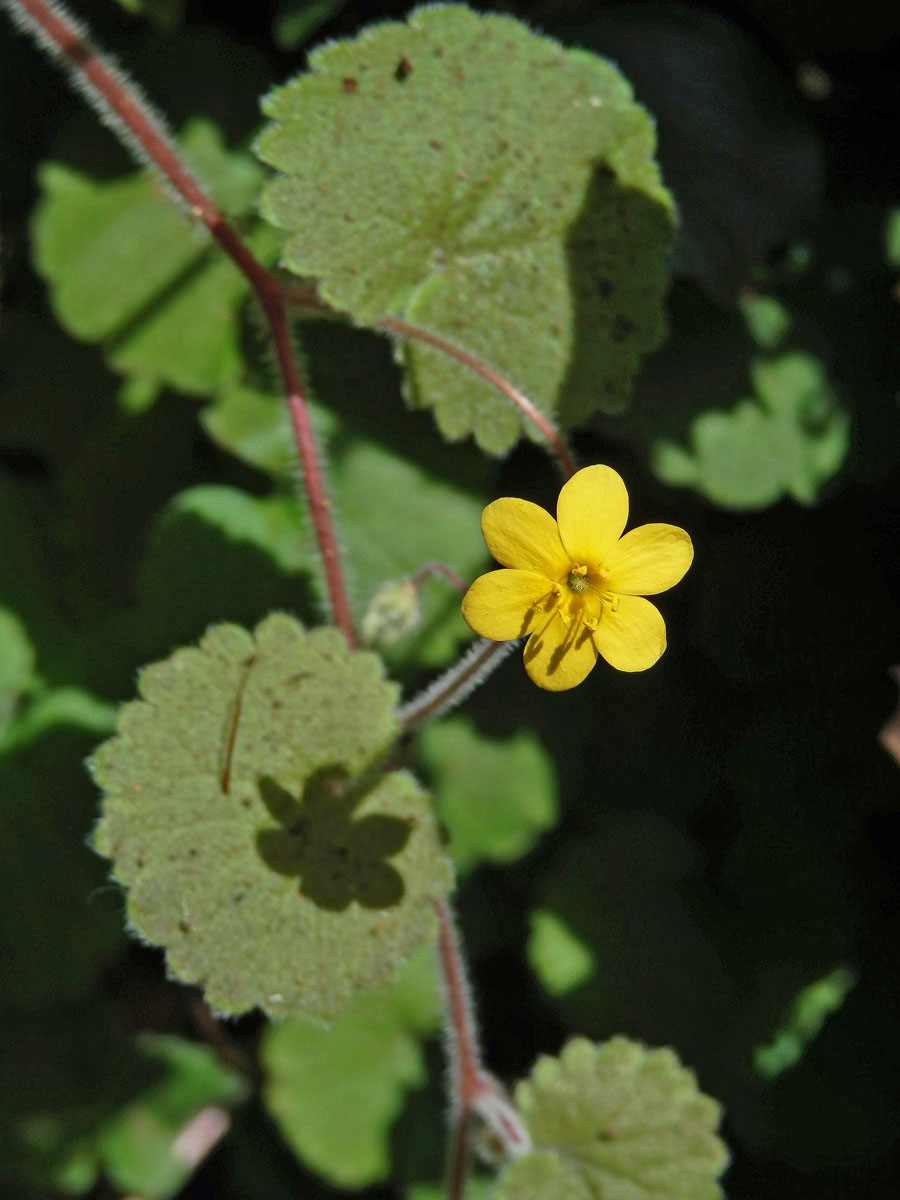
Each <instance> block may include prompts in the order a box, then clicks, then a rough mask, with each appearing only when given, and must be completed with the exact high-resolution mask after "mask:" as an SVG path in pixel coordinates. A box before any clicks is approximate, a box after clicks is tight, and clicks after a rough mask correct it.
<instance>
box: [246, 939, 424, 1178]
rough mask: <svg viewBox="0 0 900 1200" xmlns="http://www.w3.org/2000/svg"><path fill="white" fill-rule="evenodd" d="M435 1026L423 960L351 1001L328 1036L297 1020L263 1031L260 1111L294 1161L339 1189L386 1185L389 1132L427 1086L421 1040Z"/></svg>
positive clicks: (319, 1028) (327, 1030)
mask: <svg viewBox="0 0 900 1200" xmlns="http://www.w3.org/2000/svg"><path fill="white" fill-rule="evenodd" d="M437 1025H438V1007H437V980H436V978H435V969H434V958H433V955H432V953H431V952H430V951H429V952H428V953H427V954H425V955H423V954H422V953H421V952H420V953H419V954H418V955H416V957H415V958H414V959H412V960H411V961H410V962H409V963H407V964H406V966H405V967H404V968H403V970H402V972H401V974H400V976H399V977H398V979H397V982H396V983H395V984H394V986H393V987H392V988H391V990H390V991H389V992H385V993H382V994H377V995H368V996H357V997H356V999H355V1000H354V1001H353V1003H352V1004H351V1006H350V1007H349V1009H348V1010H347V1011H346V1012H344V1013H342V1014H341V1016H340V1017H338V1019H337V1020H336V1021H335V1022H334V1023H333V1024H332V1025H330V1026H329V1027H327V1028H325V1027H323V1026H322V1025H320V1024H314V1023H312V1022H310V1021H307V1020H303V1019H301V1018H295V1019H293V1020H288V1021H283V1022H279V1023H277V1024H273V1025H271V1026H269V1028H268V1030H267V1031H266V1035H265V1038H264V1040H263V1045H262V1051H261V1055H262V1063H263V1068H264V1070H265V1072H266V1084H265V1090H264V1096H265V1101H266V1105H267V1106H268V1108H269V1111H270V1112H271V1113H272V1115H273V1117H274V1118H275V1120H276V1121H277V1123H278V1126H279V1128H280V1130H281V1132H282V1134H283V1135H284V1138H285V1140H286V1141H287V1142H288V1144H289V1145H290V1146H291V1148H292V1149H293V1151H294V1152H295V1153H296V1155H297V1156H298V1158H300V1159H301V1160H302V1161H303V1162H304V1163H305V1164H306V1165H307V1166H308V1167H309V1168H310V1169H311V1170H313V1171H316V1172H317V1173H318V1174H319V1175H322V1176H323V1177H324V1178H325V1179H327V1180H328V1181H329V1183H333V1184H335V1185H336V1186H337V1187H344V1188H361V1187H365V1186H367V1185H368V1184H371V1183H375V1182H376V1181H377V1180H380V1179H385V1178H386V1177H387V1175H388V1174H389V1172H390V1168H391V1153H390V1132H391V1127H392V1125H393V1123H394V1120H395V1119H396V1117H397V1116H398V1114H399V1113H400V1112H401V1111H402V1109H403V1106H404V1103H405V1100H406V1094H407V1092H409V1091H410V1090H412V1089H415V1088H419V1087H421V1086H423V1085H424V1083H425V1081H426V1079H427V1072H426V1067H425V1059H424V1055H423V1053H422V1048H421V1045H420V1039H421V1036H422V1035H423V1034H429V1033H432V1032H434V1030H435V1029H436V1028H437Z"/></svg>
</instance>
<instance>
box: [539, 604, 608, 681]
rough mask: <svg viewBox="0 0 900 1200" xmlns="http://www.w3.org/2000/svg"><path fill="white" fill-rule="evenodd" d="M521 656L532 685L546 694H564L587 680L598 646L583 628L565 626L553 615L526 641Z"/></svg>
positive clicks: (572, 624) (574, 625) (570, 624)
mask: <svg viewBox="0 0 900 1200" xmlns="http://www.w3.org/2000/svg"><path fill="white" fill-rule="evenodd" d="M523 657H524V662H525V670H526V671H527V672H528V675H529V678H530V679H531V680H532V682H534V683H536V684H537V685H538V687H542V688H545V689H546V690H547V691H548V692H564V691H566V689H567V688H573V687H576V686H577V685H578V684H579V683H581V682H582V681H583V680H584V679H585V678H586V677H587V675H588V673H589V672H590V670H591V668H592V667H593V665H594V663H595V662H596V661H597V647H596V646H595V645H594V642H593V640H592V638H591V634H590V630H588V629H586V628H585V627H584V625H581V624H578V625H576V624H575V623H574V622H570V623H569V624H568V625H564V624H563V622H562V620H561V619H560V618H559V617H558V616H557V615H556V613H554V614H553V615H552V616H551V617H550V620H549V621H547V622H546V623H545V624H544V625H543V626H541V627H540V628H539V629H536V630H535V631H534V633H533V634H532V635H531V637H530V638H529V639H528V641H527V643H526V645H525V654H524V656H523Z"/></svg>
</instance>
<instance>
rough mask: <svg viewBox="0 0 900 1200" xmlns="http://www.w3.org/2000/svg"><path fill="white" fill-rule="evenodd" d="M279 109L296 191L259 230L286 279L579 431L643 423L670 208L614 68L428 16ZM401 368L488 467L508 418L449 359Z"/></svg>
mask: <svg viewBox="0 0 900 1200" xmlns="http://www.w3.org/2000/svg"><path fill="white" fill-rule="evenodd" d="M309 64H310V71H309V73H308V74H305V75H301V76H299V77H297V78H296V79H295V80H293V81H292V82H290V83H288V84H287V85H285V86H284V87H282V88H279V89H277V90H275V91H274V92H272V93H271V94H270V95H269V96H268V97H267V98H266V101H265V103H264V109H265V112H266V114H267V115H268V116H269V117H271V118H272V121H273V124H272V125H271V126H270V127H269V128H268V129H267V130H266V131H265V132H264V133H263V135H262V137H261V138H260V140H259V143H258V146H257V150H258V153H259V155H260V157H261V158H262V159H263V160H264V161H265V162H268V163H270V164H271V165H272V166H273V167H275V168H276V170H277V171H278V172H279V173H280V176H281V177H280V178H279V179H277V180H276V181H275V182H273V183H272V184H271V185H270V186H269V187H268V189H267V191H266V192H265V194H264V199H263V213H264V215H265V216H266V217H268V219H269V220H270V221H272V222H273V223H274V224H275V225H277V226H278V227H279V228H281V229H285V230H287V231H288V233H289V235H290V236H289V238H288V241H287V244H286V247H285V264H286V265H287V266H288V267H290V269H291V270H292V271H295V272H296V273H297V274H299V275H301V276H304V277H307V278H308V277H313V278H314V279H316V280H317V281H318V284H319V289H320V292H321V294H322V295H323V297H324V298H325V299H326V300H327V301H328V302H329V303H330V304H332V305H333V306H335V307H336V308H339V309H342V310H345V311H347V312H349V313H350V314H351V315H352V316H353V317H354V318H355V319H356V320H357V321H359V322H360V323H363V324H371V323H374V322H376V321H378V320H379V318H382V317H386V316H388V315H401V316H403V317H405V318H408V319H409V320H411V321H413V322H415V323H417V324H419V325H422V326H426V327H428V328H429V329H432V330H435V331H437V332H439V333H441V334H442V335H444V336H445V337H447V338H449V339H450V340H452V341H453V342H455V343H457V344H458V345H460V346H463V347H465V348H466V349H467V350H469V351H471V352H473V353H474V354H476V355H477V356H478V357H479V358H481V359H482V360H484V361H486V362H487V363H489V364H490V365H492V366H493V367H495V368H497V369H499V370H500V371H502V372H504V373H505V374H507V375H509V376H510V377H512V378H513V380H514V382H516V383H517V384H518V385H519V386H520V387H522V388H523V389H524V390H525V391H526V392H527V393H528V394H529V395H530V396H531V397H532V398H534V400H535V401H536V402H537V403H538V404H539V406H541V407H542V408H543V409H544V410H545V411H546V412H548V413H551V414H553V415H554V416H555V417H557V418H558V420H559V421H560V422H561V423H562V424H563V425H567V426H568V425H572V424H574V423H575V422H577V421H579V420H580V419H583V418H584V417H585V416H586V415H588V414H590V413H591V412H594V411H595V410H596V409H598V408H601V409H604V410H605V411H616V410H618V409H621V408H622V407H623V406H624V405H625V403H626V402H627V399H628V396H629V394H630V390H631V381H632V378H633V376H634V374H635V371H636V369H637V366H638V363H639V360H640V356H641V355H642V354H643V353H645V352H646V351H647V350H649V349H651V348H652V347H653V346H654V345H656V343H657V342H658V341H659V339H660V337H661V335H662V316H661V307H660V301H661V297H662V292H663V290H664V288H665V285H666V279H667V272H666V266H665V257H666V252H667V249H668V246H669V243H670V240H671V231H672V221H673V213H672V202H671V198H670V197H669V195H668V193H667V192H666V191H665V189H664V188H663V187H662V185H661V183H660V179H659V173H658V171H657V168H656V165H655V163H654V160H653V153H654V149H655V139H654V133H653V126H652V123H651V121H650V119H649V117H648V116H647V113H646V112H645V111H644V110H643V109H642V108H641V107H640V106H638V105H637V104H635V103H634V100H633V98H632V92H631V88H630V87H629V85H628V83H627V82H626V80H625V79H624V78H623V77H622V75H621V74H620V73H619V72H618V71H617V70H616V69H615V67H613V66H612V65H611V64H610V63H608V62H605V61H604V60H602V59H599V58H595V57H593V56H592V55H589V54H587V53H585V52H581V51H567V50H565V49H563V47H561V46H560V45H558V44H557V43H555V42H553V41H550V40H549V39H547V38H541V37H537V36H535V35H534V34H533V33H531V32H530V31H529V30H528V29H527V27H526V26H524V25H522V24H520V23H519V22H516V21H514V20H512V19H510V18H508V17H504V16H494V15H489V16H480V15H478V14H476V13H473V12H471V11H470V10H469V9H467V8H463V7H462V6H459V5H435V6H432V7H428V8H422V9H418V10H417V11H416V12H414V13H413V14H412V16H411V17H410V18H409V21H408V22H407V23H406V24H399V23H385V24H383V25H376V26H373V27H372V28H370V29H368V30H365V31H364V32H363V33H362V34H360V36H359V37H358V38H357V39H356V40H354V41H348V42H336V43H329V44H328V45H326V46H324V47H322V48H321V49H319V50H318V51H316V52H315V53H314V54H312V55H311V56H310V60H309ZM400 354H401V357H402V360H403V362H404V364H405V366H406V368H407V380H406V383H407V391H408V397H409V400H410V402H411V403H412V404H413V405H416V406H424V407H430V408H433V409H434V411H435V416H436V419H437V422H438V425H439V427H440V429H441V431H442V432H443V434H444V435H445V436H446V437H448V438H451V439H457V438H462V437H464V436H466V435H467V434H469V433H474V434H475V437H476V439H477V441H478V443H479V444H480V445H481V446H482V447H483V448H484V449H486V450H488V451H491V452H502V451H504V450H507V449H509V447H510V446H511V445H513V443H514V442H515V441H516V440H517V438H518V436H519V435H520V433H521V432H522V424H521V419H520V417H519V415H518V413H517V412H516V411H515V410H514V409H513V408H512V407H511V405H510V403H509V402H508V401H507V400H506V399H504V398H501V397H499V396H498V395H497V393H496V392H494V391H493V390H492V389H490V388H489V387H488V386H487V384H485V383H484V382H483V381H482V380H480V379H479V378H477V377H475V376H472V375H470V374H469V373H468V372H466V371H462V370H461V369H460V368H459V366H458V364H456V363H454V362H451V361H450V360H448V359H447V358H445V357H444V356H443V355H441V354H440V353H438V352H437V351H436V350H434V349H431V348H428V347H424V346H421V345H419V344H416V343H415V342H409V343H407V344H406V345H404V346H403V347H402V348H401V350H400Z"/></svg>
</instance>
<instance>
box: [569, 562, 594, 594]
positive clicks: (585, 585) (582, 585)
mask: <svg viewBox="0 0 900 1200" xmlns="http://www.w3.org/2000/svg"><path fill="white" fill-rule="evenodd" d="M566 583H567V584H568V585H569V591H570V592H588V591H590V589H591V581H590V579H589V578H588V573H587V567H576V568H575V570H574V571H570V572H569V578H568V579H567V580H566Z"/></svg>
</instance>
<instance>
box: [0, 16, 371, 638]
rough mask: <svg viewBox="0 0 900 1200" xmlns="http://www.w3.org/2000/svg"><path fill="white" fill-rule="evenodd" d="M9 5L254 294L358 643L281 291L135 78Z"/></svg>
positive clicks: (343, 609)
mask: <svg viewBox="0 0 900 1200" xmlns="http://www.w3.org/2000/svg"><path fill="white" fill-rule="evenodd" d="M4 3H5V4H6V5H7V6H8V7H9V8H10V9H11V10H12V11H13V14H14V16H16V17H17V18H18V20H19V22H20V23H21V24H22V25H23V26H24V27H25V28H27V29H29V30H30V31H31V32H32V33H33V34H34V35H35V36H36V37H37V40H38V41H39V42H41V44H43V45H44V46H46V47H47V48H48V49H49V50H51V51H52V52H53V53H54V54H56V55H57V56H58V57H60V58H61V59H62V60H63V61H64V62H65V63H66V65H68V66H69V67H70V68H71V69H72V71H73V72H74V73H75V75H76V77H77V78H78V79H79V80H81V81H83V82H86V83H87V85H88V89H87V90H88V95H89V98H90V100H91V101H92V102H93V103H94V105H95V107H96V108H97V109H98V110H99V111H100V114H101V116H103V117H105V118H106V119H107V123H108V124H110V125H112V126H113V128H114V129H116V130H117V132H118V133H119V136H120V137H121V139H122V141H123V142H124V143H125V144H126V146H128V147H129V148H131V149H135V150H136V151H137V153H138V155H139V156H140V157H142V158H146V159H147V160H149V162H150V163H152V164H153V166H155V167H156V168H157V169H158V170H159V171H160V172H161V173H162V174H163V175H164V176H165V178H166V179H167V180H168V182H169V183H170V184H171V186H172V187H173V189H174V190H175V191H176V192H177V193H178V195H179V196H180V197H181V198H182V199H183V200H184V201H185V202H186V203H187V205H188V207H189V209H190V211H191V214H192V216H194V217H196V218H197V219H198V220H201V221H202V222H203V223H204V225H205V226H206V227H207V229H208V230H209V231H210V233H211V234H212V236H213V237H214V238H215V239H216V241H217V242H218V243H219V245H220V246H221V247H222V249H223V250H224V251H225V253H226V254H227V255H228V256H229V258H230V259H231V260H232V262H233V263H234V264H235V266H236V267H237V268H238V270H239V271H241V272H242V273H243V274H244V276H245V277H246V278H247V280H248V281H249V283H250V286H251V287H252V288H253V290H254V292H255V293H256V296H257V298H258V300H259V303H260V306H261V307H262V310H263V313H264V315H265V318H266V321H267V323H268V326H269V331H270V333H271V336H272V342H273V344H274V346H275V353H276V357H277V360H278V367H279V370H280V372H281V378H282V383H283V385H284V391H285V395H286V398H287V402H288V407H289V410H290V414H291V422H292V425H293V430H294V438H295V440H296V443H297V450H298V453H299V456H300V462H301V464H302V467H303V484H304V487H305V489H306V494H307V497H308V499H309V508H310V514H311V517H312V522H313V527H314V529H315V533H316V541H317V543H318V546H319V553H320V554H321V556H322V563H323V567H324V571H325V579H326V583H327V587H328V594H329V597H330V600H331V611H332V616H333V619H334V622H335V624H336V625H338V626H339V628H340V629H342V630H343V632H344V634H345V636H346V637H347V640H348V641H349V642H350V644H351V645H354V644H355V641H356V637H355V633H354V630H353V621H352V618H351V615H350V605H349V603H348V600H347V594H346V589H345V587H344V579H343V574H342V572H341V567H340V560H339V557H338V551H337V542H336V539H335V532H334V526H333V523H332V520H331V510H330V502H329V500H328V497H327V495H326V493H325V484H324V480H323V478H322V472H321V468H320V466H319V456H318V451H317V449H316V444H315V438H314V436H313V432H312V427H311V425H310V421H309V413H308V411H307V408H306V403H305V401H304V398H303V391H302V388H301V385H300V376H299V372H298V370H297V363H296V359H295V356H294V351H293V347H292V345H291V339H290V330H289V327H288V321H287V312H286V301H285V297H284V295H283V293H282V290H281V288H280V287H279V285H278V283H277V282H276V280H275V279H274V278H273V277H272V276H271V275H270V274H269V272H268V271H267V270H266V269H265V267H264V266H263V265H262V264H261V263H259V262H258V261H257V260H256V258H254V256H253V254H252V253H251V252H250V250H249V249H248V248H247V247H246V246H245V245H244V243H243V242H242V241H241V239H240V238H239V237H238V236H237V234H236V233H235V231H234V230H233V229H232V227H231V226H230V225H229V224H228V222H227V221H226V219H225V217H224V216H223V215H222V213H221V212H220V211H219V209H218V208H217V207H216V205H215V204H214V203H213V201H212V200H211V199H210V198H209V196H208V195H207V194H206V192H205V191H204V189H203V188H202V187H201V186H200V184H199V183H198V182H197V180H196V179H195V178H194V177H193V175H192V174H191V173H190V171H189V170H188V169H187V167H186V166H185V165H184V163H183V162H182V161H181V159H180V158H179V156H178V151H177V149H176V148H175V145H174V143H173V142H172V140H171V138H170V137H169V135H168V134H167V132H166V130H165V128H164V127H163V125H162V123H161V122H160V121H158V120H157V119H156V118H155V117H154V116H153V114H152V113H151V112H150V111H149V109H148V108H147V106H146V105H145V104H144V102H143V101H142V100H141V98H140V97H139V96H138V95H137V93H136V91H135V89H134V88H133V86H132V85H131V83H130V81H129V80H128V79H127V78H126V77H125V76H124V75H123V74H122V72H121V71H119V70H117V69H115V68H113V67H112V66H111V65H110V64H109V63H107V62H106V60H105V59H104V58H103V57H102V56H101V55H100V54H99V53H98V52H97V50H96V49H95V48H94V47H93V45H92V44H91V43H90V41H89V40H88V39H87V37H86V36H85V35H84V33H83V32H82V30H81V28H80V26H79V25H78V23H76V22H75V21H74V20H73V19H72V18H70V17H69V16H68V14H66V12H65V10H64V9H63V8H62V6H61V5H60V4H58V3H52V4H51V3H48V2H46V0H4Z"/></svg>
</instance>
